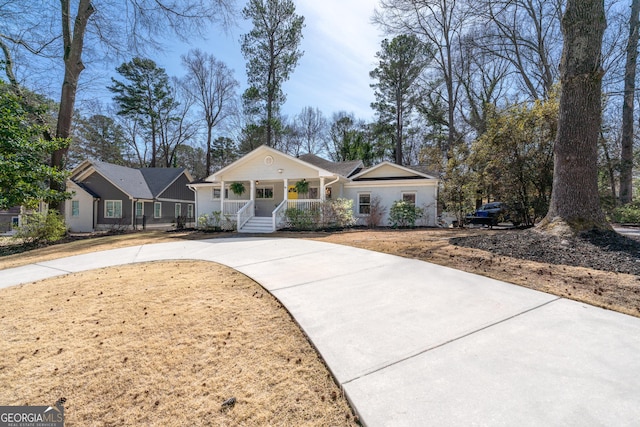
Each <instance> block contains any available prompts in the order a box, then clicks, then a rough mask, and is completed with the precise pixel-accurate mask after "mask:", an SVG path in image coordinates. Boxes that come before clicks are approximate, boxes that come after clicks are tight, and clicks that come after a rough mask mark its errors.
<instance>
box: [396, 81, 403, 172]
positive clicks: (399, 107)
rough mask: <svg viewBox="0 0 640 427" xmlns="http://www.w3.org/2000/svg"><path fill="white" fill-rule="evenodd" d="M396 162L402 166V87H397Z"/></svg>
mask: <svg viewBox="0 0 640 427" xmlns="http://www.w3.org/2000/svg"><path fill="white" fill-rule="evenodd" d="M396 90H397V92H398V93H397V94H396V164H397V165H400V166H402V146H403V141H402V136H403V133H404V130H403V126H402V125H403V123H404V118H403V113H404V109H403V105H402V95H401V94H400V89H396Z"/></svg>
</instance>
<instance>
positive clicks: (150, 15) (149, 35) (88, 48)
mask: <svg viewBox="0 0 640 427" xmlns="http://www.w3.org/2000/svg"><path fill="white" fill-rule="evenodd" d="M38 3H41V4H39V5H38V4H34V2H25V1H22V0H15V1H14V0H9V1H7V2H6V3H5V4H4V5H3V15H4V16H3V18H5V19H4V20H3V21H4V25H1V26H0V38H1V39H2V40H3V42H5V43H10V44H12V45H13V46H14V47H15V48H17V49H20V50H23V51H24V50H26V51H27V52H29V53H32V54H36V55H41V56H46V57H49V58H56V59H58V60H60V59H62V62H63V63H64V78H63V82H62V91H61V95H60V104H59V112H58V122H57V127H56V133H55V136H56V137H57V138H63V139H65V138H69V136H70V135H71V126H72V119H73V111H74V107H75V101H76V93H77V90H78V82H79V79H80V75H81V73H82V71H83V70H84V68H85V65H84V63H83V57H91V55H89V54H90V53H96V54H98V53H99V54H101V55H102V56H104V55H107V56H109V55H114V54H115V55H118V54H120V53H121V52H122V49H125V50H128V51H134V52H135V51H138V50H140V49H142V48H143V47H145V46H153V45H154V44H155V43H156V40H157V39H158V36H159V35H165V34H167V33H168V31H171V32H173V33H174V34H176V35H177V36H178V37H181V38H183V39H184V38H186V37H187V36H188V35H192V34H198V33H199V32H201V31H203V30H204V28H205V24H208V23H211V22H216V23H220V22H222V23H226V22H228V21H229V19H230V18H231V16H232V9H231V6H232V2H231V0H184V1H180V2H176V1H172V0H128V1H126V2H124V4H123V2H115V1H111V0H95V1H91V0H77V1H71V0H60V2H59V5H58V6H56V5H54V4H53V3H51V2H48V1H43V0H41V1H40V2H38ZM72 7H73V8H74V9H73V10H72ZM5 53H6V51H5ZM92 58H95V56H93V57H92ZM8 62H10V61H8ZM66 154H67V149H66V148H65V149H61V150H56V151H55V152H54V153H53V155H52V157H51V163H52V165H53V166H54V167H56V168H60V169H62V168H64V163H65V157H66ZM56 207H57V206H56Z"/></svg>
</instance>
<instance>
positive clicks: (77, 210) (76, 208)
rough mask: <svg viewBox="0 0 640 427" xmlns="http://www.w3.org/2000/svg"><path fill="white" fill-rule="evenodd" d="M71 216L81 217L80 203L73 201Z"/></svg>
mask: <svg viewBox="0 0 640 427" xmlns="http://www.w3.org/2000/svg"><path fill="white" fill-rule="evenodd" d="M71 216H80V201H79V200H72V201H71Z"/></svg>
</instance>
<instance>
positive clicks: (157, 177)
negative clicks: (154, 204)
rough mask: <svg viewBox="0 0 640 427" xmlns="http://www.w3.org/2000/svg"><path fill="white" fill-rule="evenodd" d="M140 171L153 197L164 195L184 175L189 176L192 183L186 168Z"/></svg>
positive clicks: (188, 177)
mask: <svg viewBox="0 0 640 427" xmlns="http://www.w3.org/2000/svg"><path fill="white" fill-rule="evenodd" d="M139 170H140V172H141V173H142V176H143V177H144V179H145V181H146V182H147V184H148V185H149V190H151V194H153V197H157V196H159V195H160V194H162V193H163V192H164V191H165V190H166V189H167V188H168V187H169V186H170V185H171V184H173V183H174V181H175V180H176V179H178V178H179V177H180V175H182V174H183V173H185V174H187V179H188V180H189V181H191V176H190V175H188V172H187V171H185V169H184V168H142V169H139Z"/></svg>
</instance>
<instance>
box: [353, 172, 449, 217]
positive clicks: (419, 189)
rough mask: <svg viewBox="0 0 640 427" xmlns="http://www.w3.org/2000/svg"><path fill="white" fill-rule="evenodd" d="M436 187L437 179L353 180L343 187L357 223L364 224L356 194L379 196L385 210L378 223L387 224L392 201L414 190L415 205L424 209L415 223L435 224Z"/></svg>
mask: <svg viewBox="0 0 640 427" xmlns="http://www.w3.org/2000/svg"><path fill="white" fill-rule="evenodd" d="M436 188H437V181H435V180H434V182H427V183H424V182H423V183H412V182H410V181H404V180H403V181H402V182H399V181H375V182H361V181H360V182H353V183H349V184H346V185H345V187H344V197H346V198H348V199H351V200H353V208H354V213H355V214H356V217H358V224H361V225H364V224H365V223H366V222H365V220H366V218H365V217H364V216H362V215H358V194H359V193H370V194H371V198H372V199H373V198H374V197H378V198H380V201H381V204H382V205H383V206H384V207H385V209H386V212H385V215H384V217H383V218H382V220H381V222H380V224H379V225H381V226H389V225H390V224H389V209H390V208H391V205H392V204H393V202H395V201H398V200H402V193H404V192H415V193H416V205H417V206H418V207H419V208H422V209H424V211H425V215H424V217H423V218H421V219H420V220H418V222H417V224H416V225H427V226H435V225H436V216H437V214H436V209H437V203H436Z"/></svg>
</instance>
